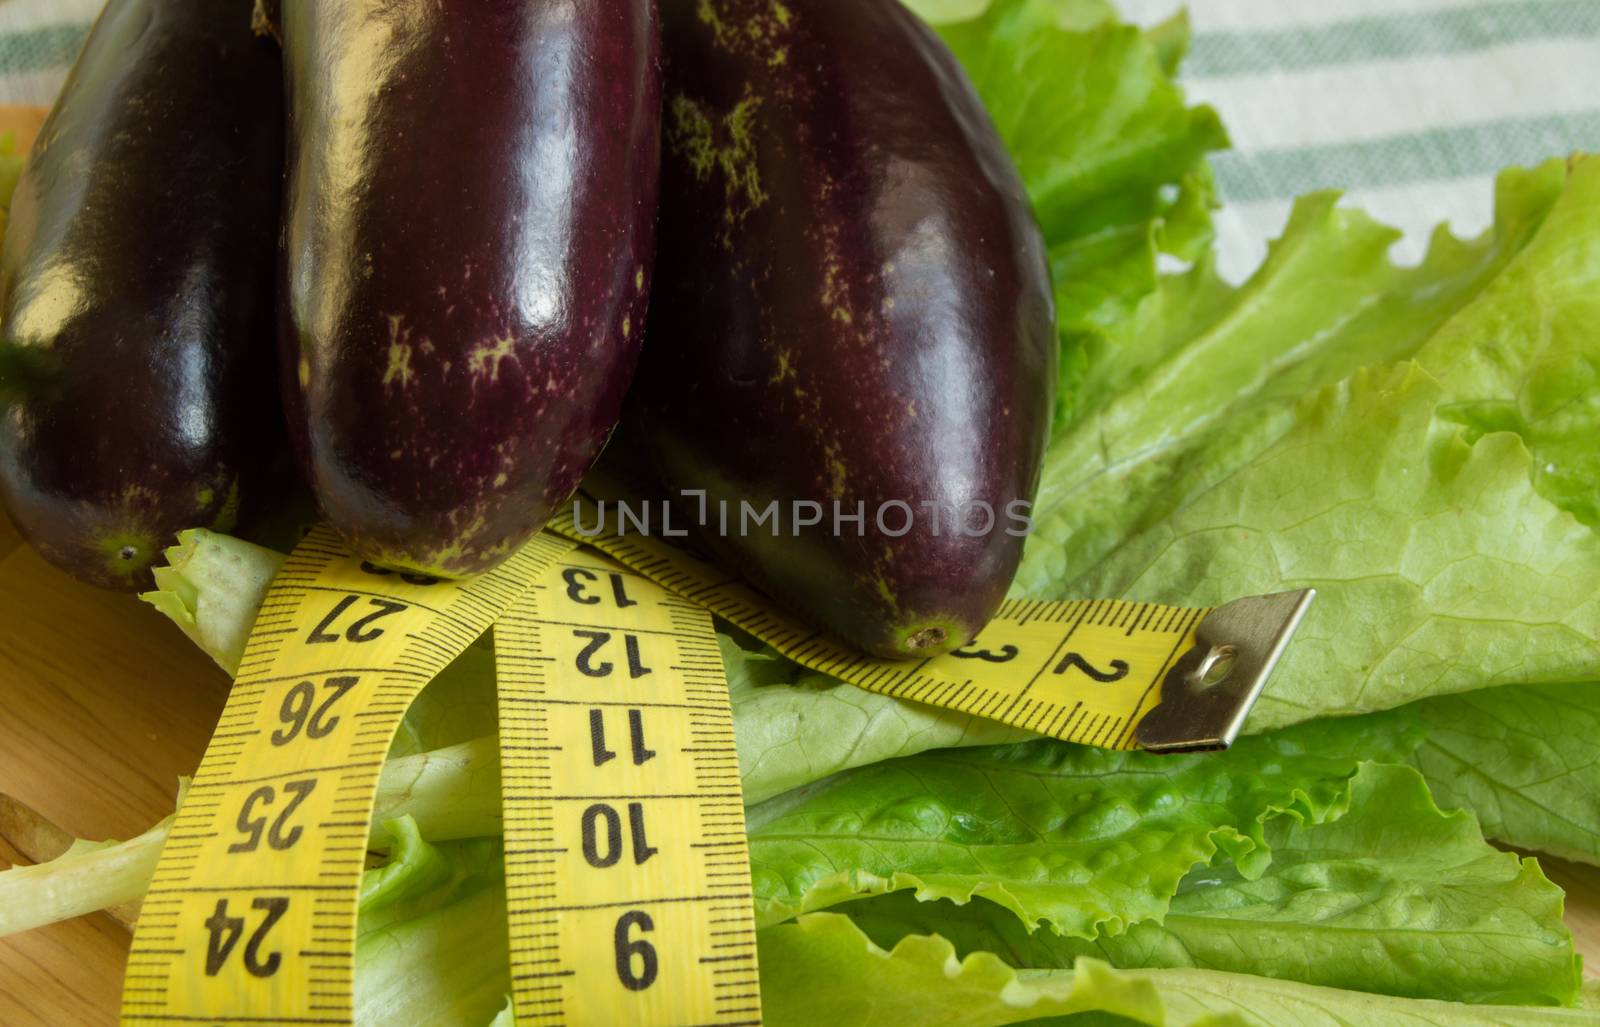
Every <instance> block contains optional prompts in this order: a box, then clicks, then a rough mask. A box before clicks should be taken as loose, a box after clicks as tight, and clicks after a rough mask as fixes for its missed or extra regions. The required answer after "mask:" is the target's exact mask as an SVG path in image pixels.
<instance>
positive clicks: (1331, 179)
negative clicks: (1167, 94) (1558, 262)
mask: <svg viewBox="0 0 1600 1027" xmlns="http://www.w3.org/2000/svg"><path fill="white" fill-rule="evenodd" d="M1118 5H1119V7H1120V8H1121V10H1122V11H1123V12H1124V14H1125V15H1126V16H1128V17H1129V18H1131V19H1132V20H1134V21H1138V22H1140V23H1144V24H1150V23H1153V22H1156V21H1159V20H1161V19H1162V18H1165V17H1167V16H1168V15H1170V14H1172V13H1174V12H1175V11H1176V10H1177V9H1178V7H1179V6H1180V3H1179V0H1118ZM1187 6H1188V8H1189V16H1190V21H1191V24H1192V25H1193V28H1194V32H1195V35H1194V45H1193V48H1192V50H1191V53H1190V56H1189V59H1188V60H1187V61H1186V62H1185V64H1184V71H1183V77H1184V81H1185V85H1186V86H1187V88H1188V91H1189V95H1190V96H1191V97H1192V98H1193V99H1195V100H1198V101H1204V102H1206V103H1209V104H1211V105H1212V106H1214V107H1215V108H1216V109H1217V110H1218V111H1220V112H1221V114H1222V119H1223V122H1224V123H1225V124H1226V125H1227V126H1228V131H1229V133H1230V134H1231V135H1232V137H1233V144H1234V147H1235V149H1234V150H1233V152H1231V153H1227V154H1223V155H1220V156H1218V157H1217V158H1216V161H1215V165H1216V170H1217V181H1218V186H1219V188H1220V191H1221V193H1222V197H1223V200H1224V203H1225V204H1226V206H1225V207H1224V209H1223V211H1222V212H1221V213H1220V214H1219V216H1218V218H1217V230H1218V236H1219V242H1220V246H1221V251H1222V252H1221V255H1220V262H1221V266H1222V270H1223V273H1224V274H1225V275H1226V276H1227V277H1229V278H1231V279H1234V280H1237V279H1239V278H1242V277H1243V276H1245V275H1246V274H1248V273H1249V272H1250V271H1251V270H1252V269H1253V268H1254V267H1255V266H1256V265H1257V264H1259V263H1260V261H1261V258H1262V256H1263V255H1264V254H1265V252H1266V240H1267V239H1269V238H1271V237H1272V236H1273V235H1275V234H1277V232H1278V231H1279V230H1280V229H1281V228H1282V226H1283V223H1284V220H1285V218H1286V217H1287V215H1288V212H1289V205H1290V202H1291V201H1292V199H1293V198H1294V197H1295V196H1298V195H1300V194H1301V193H1305V192H1309V191H1311V190H1313V189H1324V188H1341V189H1345V190H1347V200H1346V202H1347V203H1349V204H1352V205H1356V206H1360V207H1362V208H1364V209H1366V210H1368V211H1370V212H1371V213H1372V214H1374V215H1375V216H1377V217H1378V218H1379V219H1380V220H1382V221H1385V222H1387V223H1389V224H1392V225H1395V226H1397V227H1399V228H1401V229H1403V230H1404V231H1405V232H1406V237H1405V239H1404V240H1402V241H1401V243H1400V244H1399V245H1398V246H1397V247H1396V250H1395V256H1396V258H1397V259H1399V260H1402V261H1414V260H1418V259H1420V258H1421V256H1422V253H1423V250H1424V249H1425V247H1426V244H1427V238H1428V234H1429V232H1430V231H1431V230H1432V228H1433V226H1434V225H1436V224H1438V223H1440V222H1444V221H1448V222H1450V224H1451V226H1452V228H1453V229H1454V230H1455V231H1456V233H1457V234H1458V235H1474V234H1476V233H1478V232H1479V231H1482V230H1483V229H1484V228H1486V227H1487V226H1488V225H1489V223H1490V216H1491V210H1492V196H1493V181H1494V174H1495V172H1496V171H1498V170H1499V169H1501V168H1503V167H1506V166H1508V165H1512V164H1524V165H1525V164H1535V163H1538V162H1539V161H1541V160H1543V159H1545V158H1547V157H1552V156H1558V155H1565V154H1567V153H1570V152H1571V151H1573V150H1593V151H1600V0H1191V2H1190V3H1189V4H1188V5H1187Z"/></svg>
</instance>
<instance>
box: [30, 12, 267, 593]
mask: <svg viewBox="0 0 1600 1027" xmlns="http://www.w3.org/2000/svg"><path fill="white" fill-rule="evenodd" d="M280 79H281V66H280V62H279V54H278V50H277V47H276V46H274V45H273V43H272V41H271V40H268V39H260V38H258V37H256V35H255V34H254V33H253V32H252V31H251V24H250V14H249V10H248V9H247V8H242V7H241V5H239V4H237V3H221V2H218V0H111V2H110V3H109V4H107V5H106V8H105V10H104V12H103V13H102V14H101V16H100V19H99V21H98V22H96V23H95V26H94V28H93V30H92V31H91V32H90V33H89V38H88V41H87V42H86V43H85V45H84V49H83V52H82V54H81V55H80V56H79V58H78V62H77V64H76V66H75V67H74V68H73V70H72V74H71V76H70V77H69V78H68V79H67V82H66V86H65V88H64V89H63V90H62V93H61V97H60V99H59V101H58V102H57V103H56V105H55V108H54V110H53V111H52V112H51V114H50V117H49V119H48V120H47V121H46V122H45V124H44V127H43V128H42V129H41V131H40V134H39V138H38V141H37V142H36V143H35V145H34V147H33V151H32V153H31V154H30V155H29V158H28V161H27V165H26V167H25V168H24V170H23V172H22V177H21V179H20V181H19V182H18V185H17V190H16V194H15V197H14V199H13V201H12V206H11V213H10V223H9V226H8V230H7V232H6V236H5V248H4V254H3V256H0V294H3V296H0V307H3V320H0V498H3V499H4V502H5V506H6V508H7V510H8V511H9V512H10V515H11V519H12V520H13V521H14V522H15V523H16V525H17V527H18V528H19V529H20V530H21V532H22V533H23V535H24V536H25V537H26V538H27V539H28V540H29V541H30V542H31V543H32V544H33V545H34V546H35V548H37V549H38V550H39V551H40V552H41V553H42V554H44V556H46V557H47V558H48V559H50V560H51V561H53V562H54V563H56V564H57V565H59V566H61V567H62V568H64V569H65V570H67V571H69V572H71V573H73V574H75V575H76V576H78V577H79V578H82V579H83V580H85V581H89V582H92V583H94V584H97V585H103V586H107V587H112V588H124V589H128V588H141V587H146V586H148V585H149V583H150V571H149V569H150V565H151V564H152V562H153V561H154V560H155V558H156V557H157V556H158V555H159V554H160V552H161V548H162V547H163V546H165V545H167V544H169V543H170V542H171V541H172V539H173V536H174V535H175V534H176V533H177V532H178V531H180V530H183V529H185V528H192V527H203V526H210V527H213V528H217V529H220V530H229V529H232V528H233V527H234V526H235V524H236V523H237V520H238V517H239V514H240V512H241V510H243V511H244V512H246V513H248V512H249V511H250V509H251V507H252V506H256V505H262V506H265V505H266V504H269V503H270V502H271V501H272V500H273V499H274V498H275V496H276V494H277V493H278V492H279V491H281V489H282V488H283V485H284V482H283V479H282V478H281V477H279V476H278V475H277V474H275V473H273V472H274V471H275V470H277V471H279V472H280V473H281V471H282V470H283V469H284V468H286V467H287V463H286V462H285V461H283V460H282V459H281V458H282V456H283V454H284V452H285V450H286V442H285V440H284V433H283V418H282V414H281V412H280V410H279V406H278V394H277V389H276V388H275V383H276V374H275V366H276V359H275V356H274V349H275V347H274V333H273V285H274V255H275V254H276V252H277V238H278V211H279V202H280V198H281V193H282V176H283V103H282V97H281V89H280V84H279V83H280Z"/></svg>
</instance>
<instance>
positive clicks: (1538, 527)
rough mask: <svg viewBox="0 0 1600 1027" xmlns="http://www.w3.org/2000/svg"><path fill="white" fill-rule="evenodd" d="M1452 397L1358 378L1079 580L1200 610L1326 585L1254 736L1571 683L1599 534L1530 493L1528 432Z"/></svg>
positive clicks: (1433, 383)
mask: <svg viewBox="0 0 1600 1027" xmlns="http://www.w3.org/2000/svg"><path fill="white" fill-rule="evenodd" d="M1443 396H1444V390H1443V388H1442V387H1441V385H1440V384H1439V382H1438V381H1437V380H1435V379H1434V378H1433V377H1432V376H1431V375H1429V374H1428V373H1427V372H1426V371H1424V370H1423V369H1422V368H1420V367H1419V366H1417V365H1415V364H1409V363H1408V364H1401V365H1397V366H1396V367H1395V368H1393V369H1391V370H1388V371H1384V372H1367V371H1360V372H1357V373H1356V374H1355V375H1352V376H1351V377H1350V378H1349V379H1348V380H1347V381H1345V382H1342V383H1340V384H1338V385H1336V386H1332V387H1330V388H1329V389H1327V390H1324V391H1323V392H1321V393H1319V394H1318V395H1316V396H1314V397H1312V398H1311V399H1310V400H1308V401H1306V402H1305V403H1304V404H1302V405H1301V407H1300V408H1299V410H1298V411H1297V419H1296V421H1295V424H1294V426H1293V428H1291V429H1290V431H1289V432H1288V433H1287V434H1286V435H1284V436H1283V437H1282V438H1281V439H1279V440H1278V441H1277V442H1275V443H1274V444H1273V445H1272V446H1271V447H1270V448H1269V449H1268V450H1267V451H1265V452H1264V453H1262V454H1261V455H1260V456H1258V457H1257V458H1255V460H1253V461H1252V462H1251V463H1250V464H1249V465H1247V466H1246V467H1244V468H1242V469H1240V470H1239V471H1237V472H1235V473H1234V474H1233V475H1232V476H1231V477H1230V478H1229V479H1228V480H1227V481H1226V482H1225V483H1223V484H1221V485H1219V486H1217V487H1215V488H1212V489H1210V490H1209V491H1207V492H1205V493H1204V494H1202V495H1200V496H1199V497H1197V498H1196V499H1195V500H1194V501H1192V502H1191V503H1190V504H1189V505H1188V506H1187V507H1186V508H1184V509H1183V510H1180V511H1177V512H1176V513H1174V514H1173V515H1171V516H1170V517H1167V518H1166V519H1165V520H1163V521H1162V522H1161V523H1160V524H1157V525H1155V526H1154V527H1152V528H1151V529H1149V530H1148V531H1146V532H1144V533H1143V534H1142V535H1140V536H1138V537H1137V538H1135V539H1133V540H1131V541H1129V542H1128V543H1126V544H1125V545H1123V546H1122V547H1121V548H1120V549H1118V550H1117V552H1116V553H1115V554H1113V555H1112V556H1111V557H1109V558H1108V559H1106V560H1104V561H1102V562H1101V564H1100V565H1099V566H1098V567H1097V568H1096V569H1095V570H1094V571H1093V572H1091V573H1090V574H1088V575H1086V576H1084V577H1083V578H1082V579H1080V581H1079V587H1081V588H1082V589H1083V590H1084V591H1085V594H1090V595H1132V596H1138V597H1139V598H1143V599H1151V600H1157V601H1163V602H1179V603H1193V604H1211V603H1218V602H1222V601H1225V600H1226V599H1227V598H1231V597H1233V596H1237V595H1250V594H1254V593H1262V592H1272V591H1278V590H1282V589H1286V588H1301V587H1315V588H1317V589H1318V591H1319V594H1318V598H1317V602H1316V603H1315V604H1314V606H1313V608H1312V610H1311V612H1310V613H1309V614H1308V616H1307V618H1306V620H1305V621H1304V622H1303V624H1302V625H1301V628H1300V630H1299V632H1298V634H1297V635H1296V637H1295V641H1294V644H1293V645H1292V646H1291V647H1290V648H1289V650H1288V652H1287V653H1286V654H1285V657H1284V659H1283V661H1282V662H1281V663H1280V664H1279V666H1278V669H1277V671H1276V673H1275V674H1274V677H1273V681H1272V685H1271V687H1270V688H1269V689H1268V690H1267V692H1266V694H1265V695H1263V696H1262V699H1261V701H1260V703H1259V704H1258V705H1257V707H1256V710H1255V712H1254V714H1253V715H1252V717H1251V720H1250V723H1251V724H1252V725H1253V726H1254V728H1255V729H1257V730H1260V729H1264V728H1268V727H1272V726H1276V725H1281V724H1285V723H1292V722H1294V721H1298V720H1303V719H1306V718H1308V717H1315V716H1326V715H1330V714H1335V715H1337V714H1354V713H1362V712H1366V711H1370V710H1381V709H1387V708H1390V707H1393V706H1399V705H1402V704H1404V703H1407V702H1410V701H1412V700H1414V699H1419V698H1423V697H1426V696H1431V695H1439V694H1445V693H1451V692H1463V691H1468V690H1471V689H1475V688H1483V687H1487V686H1490V685H1497V684H1501V683H1543V682H1560V681H1567V680H1572V679H1573V677H1574V676H1576V675H1578V674H1581V673H1582V672H1583V671H1585V670H1587V669H1590V668H1593V667H1594V666H1596V665H1597V664H1600V538H1597V537H1596V536H1595V534H1594V533H1593V532H1592V531H1590V530H1589V529H1588V528H1586V527H1584V526H1583V525H1582V524H1580V523H1579V522H1578V521H1577V520H1575V519H1574V518H1573V517H1572V515H1571V514H1568V513H1566V512H1564V511H1562V510H1560V509H1558V508H1557V507H1555V506H1554V505H1552V504H1551V503H1550V502H1549V501H1547V500H1546V499H1544V498H1543V497H1542V496H1540V495H1539V494H1538V493H1537V492H1536V491H1535V490H1534V488H1533V485H1532V481H1531V477H1532V473H1533V457H1532V456H1531V455H1530V453H1529V452H1528V449H1527V447H1526V446H1525V445H1524V444H1523V442H1522V440H1521V438H1520V437H1519V436H1517V435H1515V434H1512V433H1509V432H1497V433H1494V434H1491V435H1484V436H1482V437H1480V438H1479V439H1477V440H1476V442H1475V443H1469V441H1468V438H1467V433H1466V430H1465V429H1464V428H1462V427H1461V426H1459V425H1453V424H1450V423H1448V422H1444V421H1436V420H1434V418H1433V411H1434V410H1435V408H1436V407H1437V406H1438V404H1439V403H1440V401H1441V399H1442V397H1443Z"/></svg>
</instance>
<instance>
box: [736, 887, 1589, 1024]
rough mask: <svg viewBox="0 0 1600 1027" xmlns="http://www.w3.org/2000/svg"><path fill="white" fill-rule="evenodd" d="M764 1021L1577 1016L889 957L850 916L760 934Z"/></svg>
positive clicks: (1211, 973)
mask: <svg viewBox="0 0 1600 1027" xmlns="http://www.w3.org/2000/svg"><path fill="white" fill-rule="evenodd" d="M759 940H760V944H761V967H762V977H761V984H762V992H761V1005H762V1014H763V1016H764V1018H765V1021H766V1023H767V1024H769V1025H771V1027H787V1025H790V1024H794V1025H809V1024H817V1023H825V1024H827V1025H828V1027H867V1025H875V1024H888V1023H903V1024H918V1025H928V1027H988V1025H997V1024H1008V1023H1020V1022H1023V1021H1028V1022H1030V1023H1039V1024H1046V1023H1048V1024H1059V1025H1062V1027H1077V1025H1079V1024H1082V1025H1083V1027H1089V1025H1091V1024H1094V1025H1108V1024H1120V1025H1127V1024H1141V1025H1148V1027H1350V1025H1352V1024H1360V1025H1361V1027H1545V1025H1549V1027H1560V1025H1565V1024H1572V1025H1574V1027H1576V1025H1578V1024H1591V1023H1593V1022H1594V1014H1593V1013H1591V1012H1587V1011H1584V1010H1581V1009H1540V1008H1530V1007H1518V1006H1473V1005H1465V1004H1460V1003H1455V1002H1438V1001H1429V1000H1424V999H1404V998H1391V997H1387V996H1378V995H1369V994H1364V993H1362V992H1356V991H1343V990H1340V989H1336V988H1319V987H1315V986H1312V985H1306V984H1299V983H1295V982H1289V981H1277V980H1273V979H1271V978H1268V977H1256V976H1251V975H1248V974H1236V973H1223V972H1219V971H1215V970H1113V969H1111V968H1110V967H1108V966H1106V965H1105V964H1104V963H1102V962H1099V961H1098V960H1093V959H1080V960H1078V962H1077V963H1076V964H1075V966H1074V968H1073V969H1071V970H1032V971H1030V970H1020V971H1019V970H1015V969H1013V968H1011V967H1009V966H1007V965H1006V964H1005V963H1004V962H1003V961H1002V960H1001V959H1000V958H999V957H998V956H996V955H995V954H993V953H991V952H974V953H971V954H969V955H968V956H966V957H965V958H964V959H963V958H960V957H958V956H957V954H956V951H955V948H954V947H953V946H952V945H951V944H950V942H948V941H946V940H945V939H944V938H941V937H938V936H927V935H912V936H909V937H906V938H903V939H901V940H900V942H899V943H898V944H897V945H895V947H894V948H893V950H890V951H886V950H884V949H882V948H880V947H879V946H877V945H875V944H873V942H872V941H871V940H870V939H869V938H868V937H867V936H866V935H865V934H863V933H862V932H861V930H860V929H859V928H857V927H856V926H855V925H854V924H853V923H851V921H850V919H849V918H848V917H845V916H841V915H838V914H835V913H812V914H810V915H808V916H805V917H801V918H800V919H799V920H798V921H796V922H794V923H789V924H783V925H781V926H776V927H769V928H767V929H765V930H763V931H762V932H761V934H760V939H759Z"/></svg>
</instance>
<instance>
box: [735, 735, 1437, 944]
mask: <svg viewBox="0 0 1600 1027" xmlns="http://www.w3.org/2000/svg"><path fill="white" fill-rule="evenodd" d="M1414 744H1415V740H1414V739H1413V738H1410V737H1409V736H1408V734H1407V733H1406V731H1405V730H1404V728H1403V726H1400V725H1397V726H1396V727H1395V729H1394V730H1393V731H1391V732H1389V733H1387V734H1386V735H1380V736H1375V734H1374V732H1373V731H1372V730H1370V728H1369V727H1368V725H1364V724H1354V723H1352V722H1338V721H1334V722H1323V723H1314V724H1307V725H1303V726H1301V727H1299V728H1297V729H1295V730H1292V731H1284V732H1278V733H1276V734H1274V735H1269V736H1262V737H1257V738H1250V739H1246V740H1245V741H1243V742H1241V743H1240V744H1239V745H1238V746H1236V747H1235V748H1234V749H1233V750H1232V751H1230V752H1228V753H1226V754H1222V755H1192V756H1151V755H1149V754H1145V753H1124V752H1108V751H1106V750H1101V749H1091V748H1087V747H1083V746H1075V745H1067V744H1064V743H1059V742H1049V741H1040V742H1031V743H1025V744H1021V745H1015V746H1002V747H997V748H990V749H967V750H948V751H942V752H936V753H924V754H922V755H920V756H915V757H911V758H908V759H903V760H895V761H892V762H888V763H880V764H877V765H874V766H871V767H865V768H862V769H859V770H854V771H850V772H848V773H845V774H841V775H838V776H836V777H834V778H830V779H828V780H825V781H822V782H819V783H817V784H814V785H810V786H808V787H806V788H802V789H799V790H797V791H795V792H791V793H789V794H787V795H785V796H782V797H780V798H778V799H774V800H771V801H770V802H767V803H764V804H761V805H758V806H755V807H753V808H751V809H750V811H749V813H748V815H747V824H748V828H749V834H750V863H751V876H752V886H753V889H754V891H755V895H756V915H757V921H758V923H761V924H772V923H777V922H779V921H782V920H785V919H788V918H789V917H792V916H795V915H797V914H799V913H804V912H809V911H812V910H816V909H822V908H825V907H828V906H832V905H836V904H838V903H841V902H847V901H850V900H852V899H858V898H862V897H865V896H868V895H873V894H882V893H885V892H890V891H897V890H901V889H915V890H916V894H917V897H918V898H921V899H936V898H947V899H951V900H954V901H956V902H966V901H969V900H970V899H973V898H976V897H983V898H987V899H989V900H991V901H993V902H995V903H997V904H999V905H1001V906H1004V907H1005V908H1006V909H1008V910H1010V911H1011V912H1012V913H1013V914H1015V915H1016V916H1017V917H1018V918H1019V919H1020V920H1021V921H1022V922H1023V923H1024V924H1026V925H1029V926H1031V925H1033V924H1035V923H1040V922H1042V923H1046V924H1048V925H1050V926H1051V927H1052V928H1053V929H1054V930H1056V931H1058V932H1060V933H1062V934H1066V935H1073V936H1078V937H1085V938H1092V937H1095V936H1097V935H1099V934H1101V933H1109V934H1116V933H1120V932H1121V931H1123V930H1125V929H1126V928H1127V927H1128V926H1129V925H1131V924H1134V923H1138V922H1140V921H1144V920H1150V919H1157V920H1158V919H1160V918H1161V917H1162V916H1163V915H1165V913H1166V911H1167V905H1168V903H1169V901H1170V900H1171V898H1172V895H1173V893H1174V892H1175V891H1176V890H1177V887H1178V882H1179V881H1180V880H1181V879H1182V878H1183V877H1184V875H1185V874H1187V873H1188V872H1189V870H1190V868H1191V867H1193V866H1194V865H1195V864H1196V863H1206V862H1209V861H1211V860H1212V859H1213V858H1216V857H1219V856H1220V857H1225V858H1226V859H1229V860H1232V861H1233V862H1234V863H1236V864H1237V865H1238V866H1239V868H1240V870H1241V872H1242V873H1243V874H1244V875H1245V876H1246V877H1249V878H1256V877H1259V876H1260V874H1261V872H1262V871H1263V870H1264V869H1265V868H1266V866H1267V864H1268V862H1269V861H1270V859H1271V855H1270V844H1269V837H1268V831H1267V825H1268V824H1269V822H1271V821H1273V820H1275V819H1277V818H1279V817H1283V816H1287V817H1291V818H1293V819H1296V820H1301V821H1305V822H1310V823H1319V822H1321V821H1323V820H1326V819H1328V818H1330V817H1333V816H1337V815H1338V814H1340V813H1342V812H1343V811H1344V809H1345V808H1346V805H1347V803H1348V799H1349V779H1350V778H1351V777H1352V776H1354V775H1355V773H1356V769H1357V763H1358V760H1356V759H1355V758H1352V757H1349V756H1346V755H1343V754H1344V753H1347V752H1350V751H1352V750H1356V749H1365V750H1367V751H1372V750H1373V749H1383V748H1388V749H1390V750H1391V751H1392V752H1393V753H1403V752H1406V751H1409V749H1410V748H1411V747H1412V746H1413V745H1414Z"/></svg>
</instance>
